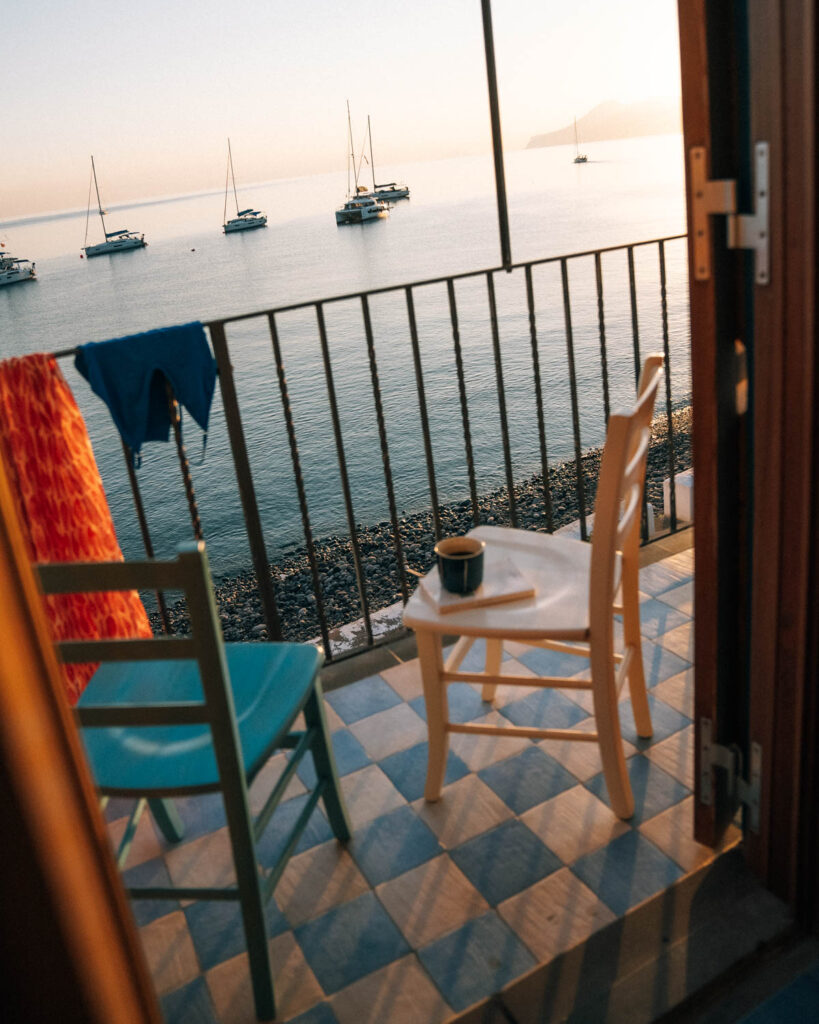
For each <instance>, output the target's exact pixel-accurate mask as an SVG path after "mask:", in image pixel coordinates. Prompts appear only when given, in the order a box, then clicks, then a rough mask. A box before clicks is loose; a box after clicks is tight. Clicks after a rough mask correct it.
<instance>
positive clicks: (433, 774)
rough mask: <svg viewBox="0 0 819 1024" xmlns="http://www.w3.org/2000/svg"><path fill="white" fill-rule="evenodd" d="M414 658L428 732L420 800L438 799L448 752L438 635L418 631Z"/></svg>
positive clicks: (446, 712)
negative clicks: (424, 784)
mask: <svg viewBox="0 0 819 1024" xmlns="http://www.w3.org/2000/svg"><path fill="white" fill-rule="evenodd" d="M416 637H417V640H418V660H419V662H420V664H421V679H422V681H423V684H424V703H425V704H426V709H427V732H428V734H429V755H428V760H427V781H426V786H425V788H424V799H425V800H428V801H430V802H433V801H435V800H439V799H440V797H441V789H442V787H443V785H444V775H445V774H446V758H447V753H448V751H449V731H448V730H447V725H448V723H449V705H448V703H447V698H446V685H445V684H444V681H443V679H442V678H441V674H442V673H443V670H444V656H443V650H442V647H441V637H440V636H439V635H438V634H437V633H430V632H427V631H426V630H420V629H419V630H418V631H417V633H416Z"/></svg>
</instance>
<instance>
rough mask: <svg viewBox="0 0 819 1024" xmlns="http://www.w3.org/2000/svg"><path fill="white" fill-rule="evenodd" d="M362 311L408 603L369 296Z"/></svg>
mask: <svg viewBox="0 0 819 1024" xmlns="http://www.w3.org/2000/svg"><path fill="white" fill-rule="evenodd" d="M361 313H362V316H363V317H364V334H365V336H366V338H367V355H368V356H369V360H370V379H371V380H372V385H373V401H374V402H375V415H376V419H377V420H378V440H379V442H380V444H381V462H382V463H383V466H384V482H385V483H386V485H387V502H388V503H389V507H390V522H391V523H392V540H393V545H394V546H395V562H396V565H397V566H398V577H399V582H400V584H401V597H402V598H403V600H404V602H405V603H406V602H407V601H408V600H409V588H408V587H407V573H406V567H405V565H404V550H403V547H402V545H401V531H400V529H399V526H398V508H397V507H396V504H395V488H394V486H393V482H392V469H391V467H390V449H389V444H388V442H387V424H386V421H385V420H384V406H383V403H382V401H381V385H380V383H379V380H378V363H377V362H376V358H375V339H374V337H373V325H372V320H371V318H370V304H369V302H368V301H367V296H366V295H362V296H361Z"/></svg>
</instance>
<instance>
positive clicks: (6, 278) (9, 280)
mask: <svg viewBox="0 0 819 1024" xmlns="http://www.w3.org/2000/svg"><path fill="white" fill-rule="evenodd" d="M36 279H37V274H36V272H35V270H34V264H33V263H32V262H31V260H23V259H18V258H17V257H16V256H12V255H11V253H9V252H0V285H4V284H17V282H18V281H35V280H36Z"/></svg>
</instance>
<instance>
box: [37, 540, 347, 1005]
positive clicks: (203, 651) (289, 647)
mask: <svg viewBox="0 0 819 1024" xmlns="http://www.w3.org/2000/svg"><path fill="white" fill-rule="evenodd" d="M38 571H39V576H40V583H41V585H42V587H43V590H44V591H45V592H46V593H47V594H71V593H89V592H102V593H104V592H106V591H117V590H133V589H138V590H160V591H161V590H175V591H182V592H183V594H184V596H185V601H186V604H187V608H188V613H189V616H190V620H191V634H190V636H173V637H154V638H150V639H149V638H140V639H137V640H67V641H63V642H61V643H60V644H58V645H57V647H58V651H59V653H60V655H61V657H62V658H63V660H64V661H66V662H71V663H81V662H85V663H88V662H99V667H98V668H97V670H96V672H95V673H94V675H93V676H92V678H91V681H90V683H89V684H88V686H87V688H86V690H85V692H84V693H83V695H82V698H81V699H80V701H79V703H78V705H77V717H78V720H79V723H80V725H81V727H82V729H81V735H82V739H83V742H84V744H85V749H86V752H87V754H88V759H89V762H90V765H91V770H92V772H93V774H94V778H95V781H96V784H97V788H98V790H99V792H100V793H101V794H102V795H103V796H104V797H106V798H107V797H108V796H129V797H132V798H133V799H134V810H133V812H132V814H131V817H130V819H129V821H128V824H127V825H126V828H125V831H124V834H123V837H122V839H121V841H120V845H119V849H118V851H117V861H118V863H119V865H120V867H122V866H123V865H124V864H125V861H126V859H127V856H128V850H129V848H130V844H131V842H132V840H133V837H134V834H135V832H136V828H137V824H138V823H139V819H140V815H141V814H142V813H143V812H144V810H145V809H146V807H150V810H151V813H152V814H153V816H154V818H155V820H156V822H157V824H158V825H159V826H160V828H161V829H162V831H163V833H164V834H165V837H166V838H167V839H168V840H169V841H171V842H174V841H179V840H181V839H182V837H183V828H182V823H181V821H180V820H179V815H178V813H177V812H176V810H175V808H174V805H173V803H172V801H171V800H169V799H168V798H169V797H170V796H172V795H174V794H178V795H191V794H198V793H211V792H214V791H218V792H220V793H221V794H222V799H223V801H224V808H225V817H226V819H227V828H228V833H229V837H230V844H231V850H232V853H233V862H234V866H235V875H236V883H235V885H231V886H227V887H224V888H202V887H200V886H150V887H140V888H135V887H130V888H129V889H128V894H129V895H130V896H131V897H132V898H134V899H150V900H157V899H159V900H161V899H189V900H196V899H210V900H237V901H238V902H239V904H240V906H241V910H242V922H243V925H244V931H245V940H246V943H247V952H248V959H249V963H250V975H251V979H252V982H253V995H254V1000H255V1004H256V1015H257V1017H259V1019H260V1020H270V1019H272V1018H273V1017H274V1015H275V1001H274V998H273V977H272V974H271V970H270V955H269V945H268V938H267V926H266V923H265V912H264V904H265V901H267V900H269V899H270V897H271V896H272V895H273V890H274V889H275V887H276V885H277V884H278V881H279V879H280V878H281V876H282V873H283V872H284V869H285V867H286V865H287V861H288V859H289V857H290V856H291V854H292V853H293V851H294V850H295V848H296V845H297V843H298V841H299V838H300V836H301V835H302V833H303V831H304V829H305V828H306V826H307V823H308V821H309V820H310V816H311V815H312V814H313V813H314V811H315V809H316V805H317V804H318V802H319V800H321V801H322V802H323V804H324V809H325V811H326V812H327V818H328V819H329V822H330V826H331V827H332V829H333V832H334V833H335V835H336V838H337V839H339V840H341V841H346V840H347V839H349V838H350V821H349V818H348V817H347V811H346V809H345V807H344V801H343V799H342V796H341V790H340V787H339V783H338V773H337V771H336V766H335V760H334V757H333V748H332V745H331V743H330V737H329V731H328V729H327V720H326V717H325V713H324V702H323V699H322V693H321V682H320V680H319V669H320V668H321V663H322V660H323V654H322V652H321V651H320V650H318V649H317V648H315V647H311V646H310V645H308V644H285V643H263V642H259V643H239V644H225V643H224V641H223V639H222V631H221V628H220V625H219V614H218V611H217V609H216V601H215V599H214V596H213V587H212V586H211V580H210V572H209V570H208V561H207V556H206V554H205V545H204V544H203V543H202V542H201V541H200V542H198V543H196V544H191V545H186V546H185V547H183V548H180V549H179V554H178V555H177V557H176V559H174V560H173V561H147V562H105V563H91V562H71V563H61V564H59V565H43V566H39V567H38ZM299 712H303V713H304V727H303V728H298V729H297V728H295V723H296V719H297V718H298V716H299ZM279 749H283V750H288V751H289V752H290V753H289V757H288V758H287V759H286V760H285V759H282V760H283V769H282V771H281V773H280V774H279V776H278V778H277V779H275V780H272V781H271V789H270V792H269V794H268V795H267V797H266V799H265V800H264V803H263V804H262V806H261V809H260V810H259V811H258V813H257V814H256V815H255V817H254V816H253V815H252V814H251V810H250V802H249V799H248V787H249V786H250V784H251V782H252V781H253V779H254V778H255V777H256V775H257V774H258V772H259V771H260V769H261V768H262V767H263V765H264V764H265V763H266V762H267V760H268V759H269V758H270V756H271V755H272V754H273V753H274V752H275V751H276V750H279ZM305 756H310V757H312V760H313V765H314V768H315V777H316V783H315V785H314V786H313V788H312V790H311V791H310V793H309V795H308V797H307V799H306V801H304V803H303V804H301V803H300V811H299V815H298V818H297V820H296V821H295V823H293V824H292V825H291V826H290V828H289V831H288V833H287V834H286V835H285V836H284V837H283V840H282V842H281V843H280V844H278V845H279V848H280V851H281V852H280V853H279V856H278V859H277V861H276V863H275V864H274V865H272V866H271V867H268V868H265V869H262V867H261V866H260V864H259V860H258V857H257V854H256V844H257V843H258V842H259V840H260V839H261V838H262V836H263V835H264V833H265V832H266V830H267V829H268V828H270V829H276V828H277V827H278V825H279V818H278V816H276V815H275V810H276V807H277V806H278V804H279V803H280V801H281V800H282V798H283V796H284V795H285V793H286V791H287V788H288V786H289V783H290V781H291V779H292V778H293V775H294V774H295V772H296V770H297V768H298V766H299V764H300V763H301V760H302V759H303V758H304V757H305Z"/></svg>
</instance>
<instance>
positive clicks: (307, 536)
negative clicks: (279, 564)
mask: <svg viewBox="0 0 819 1024" xmlns="http://www.w3.org/2000/svg"><path fill="white" fill-rule="evenodd" d="M267 322H268V325H269V328H270V341H271V343H272V345H273V358H274V360H275V362H276V376H277V377H278V381H279V394H280V395H281V400H282V411H283V412H284V422H285V426H286V428H287V440H288V443H289V445H290V460H291V462H292V463H293V476H294V478H295V480H296V491H297V493H298V498H299V511H300V512H301V525H302V529H303V530H304V542H305V544H306V545H307V561H308V563H309V565H310V575H311V576H312V578H313V594H314V596H315V599H316V615H317V616H318V620H319V631H320V632H321V642H322V645H323V647H324V650H325V652H326V654H327V656H328V657H331V656H332V650H331V648H330V633H329V629H328V627H327V615H326V613H325V610H324V598H323V597H322V594H321V580H320V577H319V571H318V563H317V561H316V547H315V544H314V543H313V530H312V527H311V525H310V512H309V510H308V507H307V493H306V491H305V488H304V476H303V474H302V471H301V458H300V457H299V446H298V442H297V440H296V425H295V421H294V420H293V407H292V406H291V404H290V392H289V390H288V388H287V375H286V374H285V372H284V358H283V357H282V349H281V344H280V343H279V331H278V328H277V327H276V314H275V313H269V314H268V317H267Z"/></svg>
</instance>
